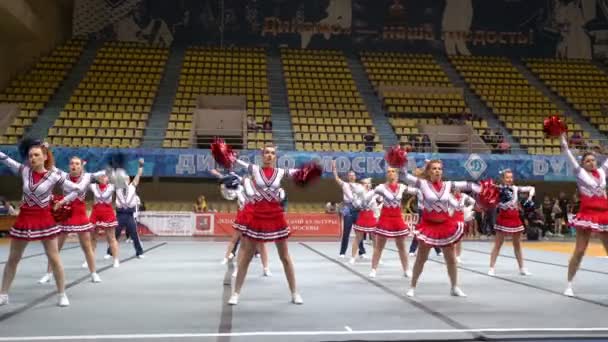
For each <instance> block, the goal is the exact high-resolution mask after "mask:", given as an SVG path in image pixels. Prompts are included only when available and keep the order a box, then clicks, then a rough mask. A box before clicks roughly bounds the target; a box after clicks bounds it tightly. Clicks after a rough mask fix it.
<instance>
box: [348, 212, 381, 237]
mask: <svg viewBox="0 0 608 342" xmlns="http://www.w3.org/2000/svg"><path fill="white" fill-rule="evenodd" d="M377 224H378V220H376V217H375V216H374V211H373V210H371V209H364V210H361V211H359V216H358V217H357V222H355V224H353V229H354V230H356V231H358V232H364V233H373V232H374V231H375V230H376V225H377Z"/></svg>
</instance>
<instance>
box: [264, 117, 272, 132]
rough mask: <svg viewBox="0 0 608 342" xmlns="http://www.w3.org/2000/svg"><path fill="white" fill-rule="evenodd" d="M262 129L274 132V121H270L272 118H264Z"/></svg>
mask: <svg viewBox="0 0 608 342" xmlns="http://www.w3.org/2000/svg"><path fill="white" fill-rule="evenodd" d="M262 129H263V130H264V132H272V121H270V118H266V119H264V122H263V123H262Z"/></svg>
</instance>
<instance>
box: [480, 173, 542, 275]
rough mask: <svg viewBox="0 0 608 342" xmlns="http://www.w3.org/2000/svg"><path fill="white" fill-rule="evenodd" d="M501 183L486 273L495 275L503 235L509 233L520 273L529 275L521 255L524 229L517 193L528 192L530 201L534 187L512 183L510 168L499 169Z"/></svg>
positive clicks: (503, 239) (503, 238)
mask: <svg viewBox="0 0 608 342" xmlns="http://www.w3.org/2000/svg"><path fill="white" fill-rule="evenodd" d="M501 178H502V185H501V186H500V187H501V190H500V191H501V200H500V202H499V203H498V215H497V216H496V224H494V231H495V232H496V238H495V239H494V248H493V249H492V254H491V256H490V270H489V271H488V275H490V276H495V275H496V271H495V269H494V267H495V266H496V259H497V258H498V254H499V253H500V248H501V247H502V244H503V242H504V241H505V237H506V236H508V235H510V236H512V237H513V252H514V253H515V258H516V259H517V265H518V266H519V273H520V274H521V275H524V276H526V275H530V272H529V271H528V270H527V269H526V268H525V267H524V258H523V256H522V248H521V235H522V232H523V231H524V224H523V222H522V221H521V218H520V215H519V211H520V205H519V198H518V194H519V193H522V192H523V193H528V201H532V197H533V196H534V187H532V186H516V185H513V172H512V171H511V170H508V169H507V170H503V171H501Z"/></svg>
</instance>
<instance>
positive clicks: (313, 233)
mask: <svg viewBox="0 0 608 342" xmlns="http://www.w3.org/2000/svg"><path fill="white" fill-rule="evenodd" d="M235 217H236V214H224V213H216V214H215V229H214V232H213V235H214V236H231V235H232V234H233V232H234V228H232V222H233V221H234V218H235ZM285 218H286V219H287V224H288V225H289V227H290V228H291V236H294V237H339V236H340V234H341V220H340V216H338V214H298V213H287V214H285Z"/></svg>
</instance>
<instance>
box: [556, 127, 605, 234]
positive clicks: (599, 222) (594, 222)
mask: <svg viewBox="0 0 608 342" xmlns="http://www.w3.org/2000/svg"><path fill="white" fill-rule="evenodd" d="M561 146H562V152H565V153H566V157H567V158H566V159H568V161H569V162H570V165H571V166H572V169H573V171H574V174H575V175H576V185H577V187H578V194H579V198H580V201H581V204H580V209H579V211H578V213H577V214H576V215H575V216H574V218H573V219H572V220H570V222H569V223H570V225H571V226H572V227H574V228H576V229H581V230H591V231H594V232H598V233H607V232H608V198H607V196H606V171H607V170H608V159H607V160H606V161H605V162H604V163H603V164H602V166H601V167H600V168H598V169H597V170H595V171H593V172H589V171H587V170H585V169H583V168H582V167H581V166H580V165H579V163H578V161H577V160H576V158H575V157H574V155H573V154H572V151H570V149H569V148H568V141H567V140H566V136H565V135H562V136H561Z"/></svg>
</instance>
